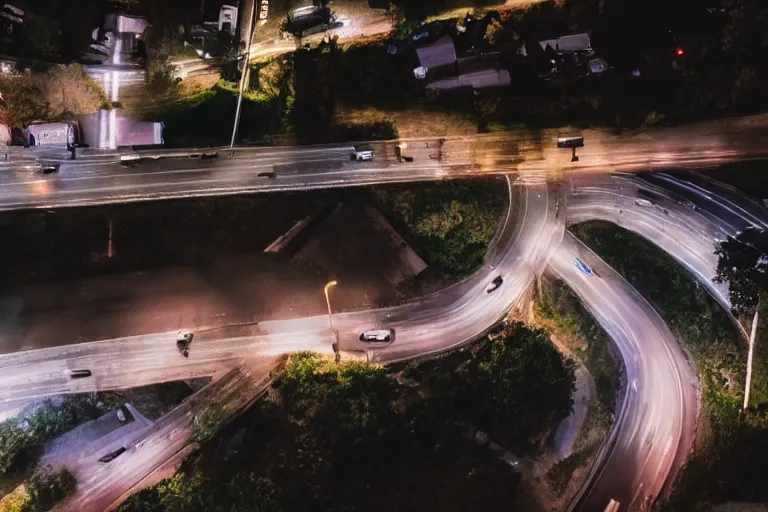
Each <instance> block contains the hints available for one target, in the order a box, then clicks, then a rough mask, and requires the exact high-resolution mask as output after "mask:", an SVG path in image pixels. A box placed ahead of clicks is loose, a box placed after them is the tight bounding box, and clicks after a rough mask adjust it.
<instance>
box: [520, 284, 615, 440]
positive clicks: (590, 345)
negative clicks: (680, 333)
mask: <svg viewBox="0 0 768 512" xmlns="http://www.w3.org/2000/svg"><path fill="white" fill-rule="evenodd" d="M534 311H535V312H536V319H537V321H538V322H539V323H540V324H541V325H542V327H544V328H545V329H547V330H550V331H552V332H554V334H555V336H557V338H558V340H560V341H562V342H563V343H564V344H565V345H566V347H567V348H568V349H569V350H571V351H572V352H573V354H574V355H575V356H576V357H577V358H578V359H579V360H580V361H582V362H583V363H584V366H586V367H587V370H589V373H590V374H591V375H592V377H593V378H594V380H595V391H596V393H597V402H598V404H599V411H600V414H598V415H597V416H596V419H599V420H600V423H602V424H603V425H604V426H605V427H606V428H608V427H610V413H611V411H613V410H614V409H615V408H616V397H617V395H618V392H619V379H620V377H621V364H620V362H619V360H618V359H617V358H616V357H614V354H613V353H612V352H611V350H612V349H611V341H610V339H609V338H608V336H607V335H606V334H605V332H604V331H603V330H602V329H601V328H600V326H599V325H598V324H597V322H596V321H595V319H594V318H593V317H592V315H590V314H589V312H588V311H587V310H586V309H585V308H584V306H583V305H582V303H581V301H580V300H579V299H578V297H576V295H575V294H574V293H573V292H572V291H571V290H570V289H569V288H568V287H567V286H566V285H565V283H563V282H562V281H560V280H553V279H548V278H544V279H542V285H541V288H540V293H537V294H536V299H535V302H534ZM594 405H596V404H594V403H593V404H591V405H590V409H592V408H593V406H594ZM591 412H592V411H590V415H591ZM606 413H607V414H606ZM606 416H607V418H606ZM606 419H607V425H605V420H606Z"/></svg>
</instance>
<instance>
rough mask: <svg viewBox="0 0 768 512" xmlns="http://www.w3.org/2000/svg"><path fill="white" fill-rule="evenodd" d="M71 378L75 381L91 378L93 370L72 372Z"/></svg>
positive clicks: (70, 373)
mask: <svg viewBox="0 0 768 512" xmlns="http://www.w3.org/2000/svg"><path fill="white" fill-rule="evenodd" d="M69 376H70V377H71V378H73V379H82V378H85V377H90V376H91V370H72V371H71V372H69Z"/></svg>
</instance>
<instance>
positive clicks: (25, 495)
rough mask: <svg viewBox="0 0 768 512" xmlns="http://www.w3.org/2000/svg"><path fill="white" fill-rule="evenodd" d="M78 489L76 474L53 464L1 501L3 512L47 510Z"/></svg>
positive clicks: (0, 505) (44, 511) (42, 511)
mask: <svg viewBox="0 0 768 512" xmlns="http://www.w3.org/2000/svg"><path fill="white" fill-rule="evenodd" d="M76 489H77V480H76V479H75V475H74V474H73V473H72V472H71V471H70V470H69V469H67V468H64V469H61V470H60V471H58V472H54V471H53V468H52V467H51V466H46V467H45V468H43V469H42V470H40V471H38V472H37V473H36V474H35V475H34V476H33V477H32V478H31V479H30V481H29V482H27V483H25V484H24V485H22V486H20V487H18V488H17V489H16V490H14V491H13V492H12V493H11V494H9V495H7V496H6V497H5V498H3V500H2V501H0V507H1V508H0V510H2V512H47V511H48V510H50V509H51V508H53V507H54V505H56V504H57V503H59V502H60V501H62V500H63V499H64V498H66V497H67V496H70V495H72V494H73V493H74V492H75V490H76Z"/></svg>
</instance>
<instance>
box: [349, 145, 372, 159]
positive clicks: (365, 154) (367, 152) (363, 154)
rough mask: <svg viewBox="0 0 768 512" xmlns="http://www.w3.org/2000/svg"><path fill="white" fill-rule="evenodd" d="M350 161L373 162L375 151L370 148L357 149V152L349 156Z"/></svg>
mask: <svg viewBox="0 0 768 512" xmlns="http://www.w3.org/2000/svg"><path fill="white" fill-rule="evenodd" d="M349 159H350V160H357V161H358V162H369V161H371V160H373V150H372V149H369V148H355V152H354V153H352V154H351V155H349Z"/></svg>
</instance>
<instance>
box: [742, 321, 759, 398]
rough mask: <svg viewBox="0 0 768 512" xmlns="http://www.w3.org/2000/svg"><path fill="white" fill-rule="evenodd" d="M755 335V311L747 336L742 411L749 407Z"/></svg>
mask: <svg viewBox="0 0 768 512" xmlns="http://www.w3.org/2000/svg"><path fill="white" fill-rule="evenodd" d="M756 334H757V309H755V317H754V318H753V319H752V332H751V333H750V335H749V352H748V353H747V378H746V382H745V384H744V410H746V409H747V407H749V390H750V387H751V386H752V355H753V354H754V351H755V335H756Z"/></svg>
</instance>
